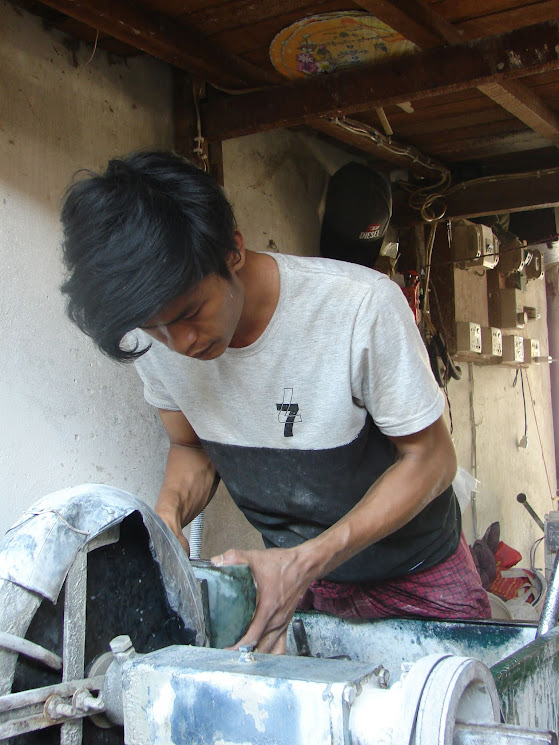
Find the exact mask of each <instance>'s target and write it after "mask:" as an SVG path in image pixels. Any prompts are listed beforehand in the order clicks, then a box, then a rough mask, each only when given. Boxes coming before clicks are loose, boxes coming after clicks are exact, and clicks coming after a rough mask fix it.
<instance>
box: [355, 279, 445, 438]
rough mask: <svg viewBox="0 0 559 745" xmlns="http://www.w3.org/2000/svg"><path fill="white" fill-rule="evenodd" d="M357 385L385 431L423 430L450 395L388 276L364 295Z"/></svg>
mask: <svg viewBox="0 0 559 745" xmlns="http://www.w3.org/2000/svg"><path fill="white" fill-rule="evenodd" d="M352 391H353V396H354V399H355V400H356V402H357V403H358V404H360V405H363V406H365V407H366V408H367V410H368V411H369V413H370V414H371V416H372V418H373V421H374V422H375V423H376V425H377V426H378V428H379V429H380V430H381V432H383V433H384V434H385V435H389V436H393V437H398V436H402V435H410V434H413V433H415V432H419V431H421V430H422V429H425V427H428V426H429V425H430V424H433V422H435V421H436V420H437V419H438V418H439V417H440V416H441V414H442V413H443V411H444V405H445V400H444V396H443V394H442V391H441V390H440V388H439V386H438V385H437V382H436V381H435V378H434V376H433V373H432V371H431V367H430V364H429V358H428V355H427V350H426V349H425V345H424V343H423V340H422V339H421V336H420V334H419V331H418V330H417V327H416V325H415V319H414V317H413V314H412V312H411V310H410V308H409V306H408V304H407V301H406V299H405V297H404V294H403V293H402V291H401V290H400V288H399V287H398V286H397V285H396V283H395V282H392V281H391V280H390V279H388V277H386V278H385V277H382V278H379V279H378V280H377V281H376V282H375V284H374V285H373V287H372V288H371V290H370V291H369V292H368V293H367V294H366V296H365V297H364V299H363V301H362V303H361V306H360V308H359V312H358V314H357V318H356V322H355V327H354V333H353V339H352Z"/></svg>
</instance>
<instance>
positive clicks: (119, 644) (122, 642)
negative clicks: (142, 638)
mask: <svg viewBox="0 0 559 745" xmlns="http://www.w3.org/2000/svg"><path fill="white" fill-rule="evenodd" d="M109 646H110V648H111V652H112V653H113V654H114V655H115V656H116V655H118V654H125V653H126V652H130V650H133V649H134V645H133V644H132V640H131V639H130V637H129V636H128V635H127V634H122V635H121V636H115V638H114V639H111V641H110V642H109Z"/></svg>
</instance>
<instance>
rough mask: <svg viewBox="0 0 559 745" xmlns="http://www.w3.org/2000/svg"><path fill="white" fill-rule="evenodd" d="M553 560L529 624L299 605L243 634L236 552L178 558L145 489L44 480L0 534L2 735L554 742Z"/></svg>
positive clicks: (281, 744)
mask: <svg viewBox="0 0 559 745" xmlns="http://www.w3.org/2000/svg"><path fill="white" fill-rule="evenodd" d="M555 585H556V581H555V577H553V578H552V581H551V583H550V586H549V590H548V597H547V600H546V604H545V607H544V611H543V613H542V621H541V622H540V626H539V627H537V626H536V625H535V624H530V623H518V622H493V621H480V622H458V621H456V622H443V621H422V620H414V619H386V620H381V621H349V620H345V619H340V618H334V617H331V616H326V615H322V614H318V613H301V614H299V615H298V616H297V617H296V619H295V620H294V621H293V622H292V624H291V627H290V629H289V632H288V650H287V654H286V655H283V656H274V655H264V654H258V653H257V652H255V651H254V650H252V649H250V648H249V647H244V648H241V649H240V650H235V651H233V650H231V649H226V647H230V646H232V645H233V644H235V642H236V641H237V640H238V639H239V638H240V637H241V636H242V634H243V631H244V629H245V628H246V626H247V625H248V623H249V621H250V618H251V615H252V612H253V610H254V605H255V595H256V593H255V588H254V584H253V582H252V577H251V573H250V570H249V569H248V567H246V566H235V567H221V568H216V567H212V566H210V565H209V564H207V563H204V562H190V561H189V560H188V559H187V557H186V555H185V553H184V551H183V550H182V548H181V546H180V544H179V542H178V541H177V539H176V538H175V537H174V536H173V534H172V533H171V532H170V530H169V529H168V528H167V527H166V525H164V523H163V522H162V521H161V520H160V519H159V518H158V516H157V515H155V513H154V512H153V511H152V510H151V509H150V508H149V507H148V506H147V505H146V504H145V503H144V502H142V501H141V500H139V499H137V498H135V497H133V496H132V495H130V494H127V493H126V492H123V491H121V490H119V489H115V488H112V487H108V486H101V485H91V484H89V485H85V486H80V487H76V488H72V489H66V490H63V491H60V492H56V493H55V494H51V495H49V496H47V497H45V498H44V499H42V500H40V501H39V502H38V503H36V504H35V505H34V506H33V507H32V508H31V509H29V510H28V511H26V512H25V513H24V514H23V516H22V517H21V518H20V520H19V521H18V522H17V523H16V524H15V525H14V526H13V528H12V529H11V530H9V531H8V533H6V535H5V536H4V537H3V539H2V540H1V541H0V740H3V741H7V742H11V743H14V745H28V744H29V745H39V744H42V743H45V745H46V744H48V745H51V744H54V743H62V744H63V745H79V744H80V743H84V744H85V745H98V744H99V745H121V744H122V743H123V742H124V743H127V745H148V744H149V745H209V744H210V743H216V745H218V744H219V745H241V744H245V743H252V744H254V745H259V744H260V743H262V745H264V744H265V745H303V744H305V745H306V744H307V743H308V744H309V745H310V744H311V743H312V744H313V745H315V744H316V743H318V744H319V745H372V744H373V743H379V744H380V743H382V744H383V745H404V744H406V745H435V744H436V745H478V744H479V745H481V743H484V744H486V745H501V744H503V745H504V744H505V743H514V744H515V745H528V743H536V744H537V745H544V743H545V744H547V745H551V744H552V743H557V738H556V734H555V732H556V731H557V730H558V728H559V705H558V704H559V693H558V691H557V682H558V675H557V671H558V668H559V627H557V609H556V606H557V589H556V587H555Z"/></svg>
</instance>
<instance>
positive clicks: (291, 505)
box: [134, 254, 460, 582]
mask: <svg viewBox="0 0 559 745" xmlns="http://www.w3.org/2000/svg"><path fill="white" fill-rule="evenodd" d="M270 255H272V256H273V258H274V259H275V260H276V262H277V264H278V269H279V275H280V297H279V302H278V305H277V308H276V310H275V313H274V315H273V317H272V319H271V321H270V323H269V325H268V326H267V328H266V329H265V331H264V333H263V334H262V335H261V336H260V337H259V338H258V339H257V341H256V342H254V344H251V345H250V346H248V347H244V348H241V349H233V348H228V349H227V350H226V351H225V353H224V354H223V355H221V356H220V357H218V358H217V359H215V360H210V361H202V360H195V359H191V358H188V357H184V356H182V355H179V354H177V353H176V352H173V351H172V350H170V349H168V348H167V347H166V346H165V345H163V344H161V343H159V342H157V341H154V340H152V339H151V338H150V337H148V336H147V335H145V334H143V332H141V331H138V332H134V333H136V334H138V337H139V340H140V343H141V344H142V345H143V346H145V345H147V344H149V343H151V345H152V346H151V349H150V350H149V352H147V353H146V354H145V355H144V356H143V357H141V358H140V359H139V360H138V361H137V362H136V367H137V369H138V372H139V374H140V376H141V377H142V380H143V381H144V391H145V397H146V400H147V401H148V403H150V404H152V405H153V406H157V407H158V408H161V409H170V410H175V411H178V410H180V411H182V412H183V413H184V414H185V416H186V418H187V419H188V421H189V422H190V424H191V425H192V427H193V428H194V430H195V432H196V433H197V435H198V437H199V438H200V440H201V442H202V444H203V446H204V448H205V450H206V452H207V453H208V455H209V456H210V458H211V460H212V462H213V463H214V465H215V467H216V469H217V470H218V472H219V473H220V475H221V477H222V479H223V481H224V483H225V485H226V486H227V488H228V489H229V492H230V494H231V496H232V497H233V499H234V500H235V502H236V503H237V505H238V506H239V507H240V508H241V510H242V511H243V512H244V514H245V515H246V517H247V518H248V519H249V521H250V522H251V523H252V524H253V525H254V526H255V527H256V528H257V529H258V530H259V531H260V532H261V533H262V535H263V537H264V540H265V543H266V545H268V546H280V547H286V548H287V547H291V546H295V545H298V544H299V543H301V542H303V541H304V540H307V539H309V538H313V537H315V536H317V535H318V534H320V533H321V532H322V531H324V530H325V529H326V528H328V527H330V526H331V525H333V523H335V522H336V521H337V520H338V519H340V518H341V517H342V516H343V515H345V514H346V513H347V512H348V511H349V510H350V509H351V508H352V507H353V506H354V505H355V504H357V502H358V501H359V500H360V499H361V498H362V497H363V495H364V494H365V492H366V491H367V489H368V488H369V487H370V486H371V484H372V483H373V482H374V481H375V480H376V479H377V478H378V477H379V476H380V475H381V474H382V473H384V471H385V470H386V469H387V468H389V467H390V466H391V465H392V464H393V463H394V462H395V460H396V450H395V448H394V446H393V444H392V443H391V442H390V440H389V439H388V437H387V435H388V436H399V435H408V434H412V433H415V432H419V431H420V430H422V429H424V428H425V427H427V426H429V425H430V424H432V423H433V422H435V421H436V420H437V419H438V418H439V417H440V416H441V414H442V412H443V410H444V398H443V395H442V393H441V391H440V389H439V388H438V386H437V384H436V382H435V380H434V378H433V375H432V373H431V369H430V367H429V361H428V359H427V354H426V350H425V347H424V345H423V342H422V341H421V337H420V335H419V333H418V331H417V328H416V326H415V323H414V319H413V316H412V313H411V311H410V309H409V307H408V305H407V303H406V300H405V298H404V296H403V294H402V292H401V291H400V289H399V288H398V287H397V285H396V284H395V283H393V282H392V281H391V280H390V279H388V277H386V276H385V275H383V274H379V273H378V272H375V271H373V270H371V269H366V268H364V267H361V266H356V265H353V264H348V263H343V262H337V261H331V260H328V259H321V258H301V257H295V256H286V255H278V254H270ZM459 523H460V517H459V512H458V507H457V504H456V500H455V497H454V494H453V492H452V488H449V489H448V490H446V491H445V492H444V493H443V494H442V495H440V496H439V497H437V498H436V499H435V500H434V501H433V502H432V503H431V504H430V505H429V506H428V507H426V508H425V509H424V510H423V511H422V512H421V513H420V514H419V515H417V516H416V517H415V518H414V519H413V520H412V521H411V522H410V523H408V524H407V525H406V526H404V527H403V528H401V529H400V530H398V531H397V532H395V533H393V534H392V535H390V536H388V537H387V538H384V539H383V540H381V541H379V542H378V543H376V544H374V545H372V546H370V547H369V548H367V549H365V550H364V551H362V552H360V553H359V554H358V555H357V556H355V557H353V558H352V559H350V560H349V561H347V562H345V564H343V565H342V566H340V567H339V568H338V569H336V570H335V571H334V572H332V573H331V574H330V575H328V577H329V578H330V579H334V580H338V581H347V582H350V581H351V582H365V581H370V580H378V579H385V578H389V577H393V576H399V575H403V574H406V573H407V572H410V571H412V570H414V569H426V568H428V567H430V566H433V565H434V564H436V563H438V562H439V561H442V560H443V559H445V558H447V557H448V556H450V555H451V554H452V553H453V552H454V551H455V550H456V548H457V545H458V540H459V533H460V525H459Z"/></svg>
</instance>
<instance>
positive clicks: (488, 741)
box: [452, 723, 557, 745]
mask: <svg viewBox="0 0 559 745" xmlns="http://www.w3.org/2000/svg"><path fill="white" fill-rule="evenodd" d="M510 743H514V745H557V735H556V734H555V732H551V731H544V730H542V731H539V730H533V729H526V728H525V727H516V726H515V725H511V724H485V725H484V724H461V723H457V724H456V727H455V730H454V735H453V738H452V745H510Z"/></svg>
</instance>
